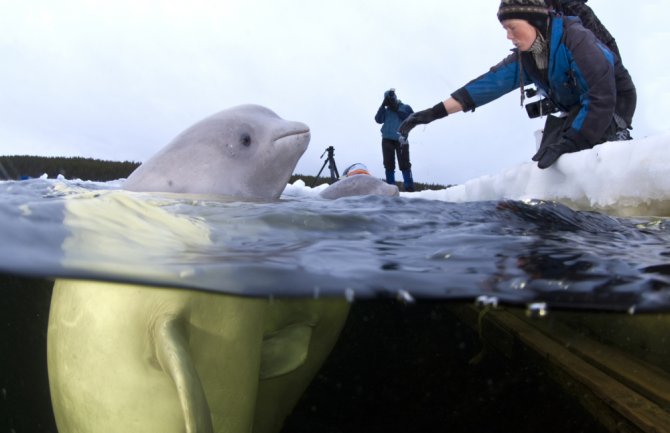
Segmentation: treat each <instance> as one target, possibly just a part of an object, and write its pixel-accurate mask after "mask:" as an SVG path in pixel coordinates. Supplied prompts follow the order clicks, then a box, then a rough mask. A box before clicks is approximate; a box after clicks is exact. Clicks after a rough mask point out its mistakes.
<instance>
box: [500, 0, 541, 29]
mask: <svg viewBox="0 0 670 433" xmlns="http://www.w3.org/2000/svg"><path fill="white" fill-rule="evenodd" d="M548 17H549V8H548V7H547V4H546V3H545V0H502V1H501V2H500V7H499V8H498V20H500V22H503V21H505V20H512V19H519V20H526V21H528V22H529V23H530V24H531V25H533V26H534V27H536V28H537V29H539V30H541V31H542V33H545V32H546V29H547V18H548Z"/></svg>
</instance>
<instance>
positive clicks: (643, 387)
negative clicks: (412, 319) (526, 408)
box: [452, 305, 670, 433]
mask: <svg viewBox="0 0 670 433" xmlns="http://www.w3.org/2000/svg"><path fill="white" fill-rule="evenodd" d="M452 311H453V313H454V314H456V315H457V316H458V317H459V318H460V319H461V320H463V321H464V322H465V323H467V324H468V325H469V326H471V327H473V328H474V329H476V330H477V331H478V332H479V333H480V336H481V338H482V341H483V343H484V344H485V347H487V348H492V349H495V350H497V351H499V352H501V353H502V354H503V355H505V356H506V357H508V358H511V359H521V358H519V357H523V359H525V360H528V359H529V357H530V360H531V361H532V362H537V363H538V364H540V365H541V366H542V367H543V368H544V369H546V371H547V372H548V374H549V375H550V376H551V377H552V378H553V379H554V380H555V381H556V382H557V383H559V384H560V385H561V386H562V387H563V388H564V389H565V391H566V392H567V393H569V394H570V395H571V396H572V397H573V398H576V399H577V400H578V401H579V402H580V403H581V404H582V406H583V407H585V408H586V409H587V410H588V411H589V412H590V413H591V414H592V415H593V416H594V417H595V419H597V420H598V422H600V423H601V424H602V425H603V426H604V427H605V428H606V429H607V430H608V431H611V432H621V433H633V432H635V433H640V432H644V433H652V432H653V433H661V432H664V433H665V432H670V374H668V372H667V371H665V370H664V369H663V368H660V367H659V366H658V365H654V364H653V363H651V362H649V360H648V359H643V357H641V356H638V355H635V354H634V353H633V352H632V351H629V350H623V349H622V348H620V347H616V346H615V345H612V344H607V343H606V342H603V341H602V340H601V339H599V338H597V333H595V334H594V333H582V332H576V331H575V328H574V327H573V326H571V321H570V320H569V318H570V317H571V316H570V315H566V316H565V317H562V315H561V313H550V314H549V315H548V317H545V318H541V319H531V318H529V317H527V316H526V314H525V312H524V311H516V310H511V309H510V310H508V309H502V308H486V309H481V308H479V307H476V306H474V305H458V306H454V307H453V309H452ZM571 314H572V315H573V316H574V315H575V313H571ZM586 315H588V313H587V314H586ZM601 316H602V315H601ZM581 320H582V321H583V319H581ZM659 333H660V334H662V333H663V331H661V330H659ZM665 333H666V335H667V334H670V331H669V330H668V329H666V330H665ZM664 338H665V337H664ZM668 350H670V347H669V348H668Z"/></svg>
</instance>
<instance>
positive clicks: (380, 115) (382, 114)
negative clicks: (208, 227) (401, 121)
mask: <svg viewBox="0 0 670 433" xmlns="http://www.w3.org/2000/svg"><path fill="white" fill-rule="evenodd" d="M384 120H386V108H385V107H384V106H383V105H381V106H380V107H379V110H377V114H376V115H375V122H377V123H380V124H381V123H384Z"/></svg>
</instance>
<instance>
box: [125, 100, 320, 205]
mask: <svg viewBox="0 0 670 433" xmlns="http://www.w3.org/2000/svg"><path fill="white" fill-rule="evenodd" d="M309 139H310V131H309V127H308V126H307V125H305V124H304V123H301V122H293V121H288V120H284V119H282V118H281V117H279V116H278V115H277V114H275V113H274V112H273V111H272V110H270V109H268V108H265V107H262V106H259V105H240V106H236V107H232V108H229V109H227V110H223V111H220V112H218V113H216V114H214V115H212V116H210V117H207V118H205V119H203V120H201V121H200V122H198V123H196V124H195V125H193V126H191V127H190V128H188V129H186V130H185V131H183V132H182V133H181V134H179V135H178V136H177V137H175V138H174V139H173V140H172V142H170V143H169V144H168V145H167V146H165V147H164V148H163V149H162V150H161V151H159V152H158V153H157V154H156V155H154V156H153V157H151V158H150V159H149V160H147V161H146V162H144V163H143V164H142V165H141V166H140V167H138V168H137V169H136V170H135V171H134V172H133V173H131V174H130V176H129V177H128V179H127V180H126V182H125V183H124V185H123V188H124V189H126V190H129V191H142V192H170V193H191V194H216V195H226V196H234V197H244V198H251V199H262V200H265V199H277V198H279V196H280V195H281V193H282V191H283V190H284V188H285V187H286V184H287V183H288V181H289V179H290V177H291V174H292V173H293V170H294V169H295V166H296V164H297V163H298V160H299V159H300V157H301V156H302V154H303V153H304V152H305V150H306V149H307V145H308V144H309Z"/></svg>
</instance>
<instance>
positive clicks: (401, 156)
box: [375, 89, 414, 192]
mask: <svg viewBox="0 0 670 433" xmlns="http://www.w3.org/2000/svg"><path fill="white" fill-rule="evenodd" d="M413 112H414V111H413V110H412V107H410V106H409V105H407V104H403V103H402V101H400V100H399V99H398V97H397V96H396V94H395V89H390V90H387V91H386V92H384V101H383V102H382V105H381V106H380V107H379V110H377V115H376V116H375V121H376V122H377V123H379V124H381V125H382V127H381V132H382V154H383V156H384V169H385V170H386V183H389V184H391V185H395V159H396V155H397V157H398V168H400V172H401V173H402V178H403V184H404V187H405V191H410V192H411V191H414V179H412V164H411V163H410V161H409V144H404V145H401V144H400V141H399V140H400V135H399V134H398V128H399V127H400V124H401V123H402V122H403V120H405V119H406V118H407V117H408V116H409V115H410V114H412V113H413Z"/></svg>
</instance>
